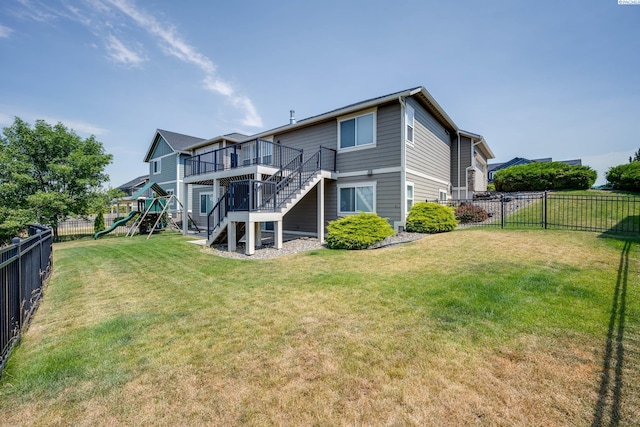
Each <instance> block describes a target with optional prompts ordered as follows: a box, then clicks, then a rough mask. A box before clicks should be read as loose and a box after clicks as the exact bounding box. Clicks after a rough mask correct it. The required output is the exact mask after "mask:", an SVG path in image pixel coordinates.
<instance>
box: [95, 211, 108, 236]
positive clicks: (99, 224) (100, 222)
mask: <svg viewBox="0 0 640 427" xmlns="http://www.w3.org/2000/svg"><path fill="white" fill-rule="evenodd" d="M104 228H105V227H104V214H103V213H102V212H98V214H97V215H96V219H95V220H93V232H94V233H97V232H98V231H102V230H104Z"/></svg>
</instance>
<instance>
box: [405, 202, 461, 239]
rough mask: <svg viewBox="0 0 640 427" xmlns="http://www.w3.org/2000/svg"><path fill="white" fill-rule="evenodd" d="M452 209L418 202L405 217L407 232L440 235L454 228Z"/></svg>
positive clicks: (456, 222) (455, 221)
mask: <svg viewBox="0 0 640 427" xmlns="http://www.w3.org/2000/svg"><path fill="white" fill-rule="evenodd" d="M456 225H458V221H457V220H456V217H455V214H454V211H453V208H450V207H448V206H443V205H441V204H439V203H428V202H418V203H416V204H415V205H413V207H412V208H411V211H409V215H408V216H407V231H409V232H412V233H430V234H431V233H442V232H445V231H451V230H453V229H454V228H456Z"/></svg>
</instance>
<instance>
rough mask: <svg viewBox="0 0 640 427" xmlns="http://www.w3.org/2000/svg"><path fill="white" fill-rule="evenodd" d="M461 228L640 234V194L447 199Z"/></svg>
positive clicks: (557, 194) (515, 195) (512, 194)
mask: <svg viewBox="0 0 640 427" xmlns="http://www.w3.org/2000/svg"><path fill="white" fill-rule="evenodd" d="M446 204H447V205H448V206H451V207H452V208H454V209H455V212H456V217H457V218H458V220H459V221H460V223H459V225H458V226H459V227H471V226H473V227H477V226H484V227H497V228H543V229H554V230H584V231H598V232H612V233H613V232H615V233H640V197H634V196H622V195H611V196H607V195H578V194H566V193H553V192H540V193H508V194H495V195H487V196H486V197H484V198H475V199H473V200H453V201H448V202H446Z"/></svg>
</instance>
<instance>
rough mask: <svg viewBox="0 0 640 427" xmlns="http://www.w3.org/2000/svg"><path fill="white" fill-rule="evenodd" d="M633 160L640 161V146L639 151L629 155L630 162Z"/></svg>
mask: <svg viewBox="0 0 640 427" xmlns="http://www.w3.org/2000/svg"><path fill="white" fill-rule="evenodd" d="M633 162H640V148H638V151H636V152H635V153H633V156H631V157H629V163H633Z"/></svg>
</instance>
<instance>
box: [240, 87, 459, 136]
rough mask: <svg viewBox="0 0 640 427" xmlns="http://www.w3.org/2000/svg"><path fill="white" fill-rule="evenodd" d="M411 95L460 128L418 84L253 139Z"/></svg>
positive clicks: (443, 121) (442, 120)
mask: <svg viewBox="0 0 640 427" xmlns="http://www.w3.org/2000/svg"><path fill="white" fill-rule="evenodd" d="M409 96H415V97H416V98H417V99H418V100H419V101H420V102H422V103H423V104H424V105H425V106H426V107H427V108H428V110H429V111H430V112H431V113H432V114H433V115H434V116H435V118H436V119H437V120H438V121H439V122H440V123H441V124H442V125H443V126H444V127H446V128H448V129H449V130H452V131H454V132H457V131H458V130H459V128H458V126H457V125H456V124H455V123H454V122H453V120H452V119H451V117H449V115H448V114H447V113H446V112H445V111H444V110H443V109H442V107H440V105H439V104H438V103H437V102H436V100H435V99H434V98H433V96H431V94H430V93H429V92H428V91H427V89H425V88H424V87H422V86H418V87H414V88H411V89H405V90H402V91H400V92H394V93H390V94H388V95H383V96H377V97H375V98H370V99H367V100H365V101H360V102H356V103H354V104H349V105H347V106H344V107H340V108H337V109H335V110H331V111H328V112H326V113H322V114H318V115H316V116H312V117H308V118H306V119H302V120H298V121H297V122H296V123H291V124H287V125H284V126H280V127H277V128H274V129H271V130H267V131H264V132H260V133H258V134H255V135H252V136H251V139H253V138H262V137H266V136H270V135H273V134H274V133H282V132H288V131H290V130H294V129H298V128H303V127H307V126H311V125H313V124H316V123H318V122H322V121H325V120H330V119H333V118H336V117H339V116H343V115H345V114H349V113H354V112H356V111H359V110H364V109H366V108H370V107H375V106H378V105H381V104H386V103H389V102H394V101H398V100H399V99H400V98H406V97H409Z"/></svg>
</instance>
